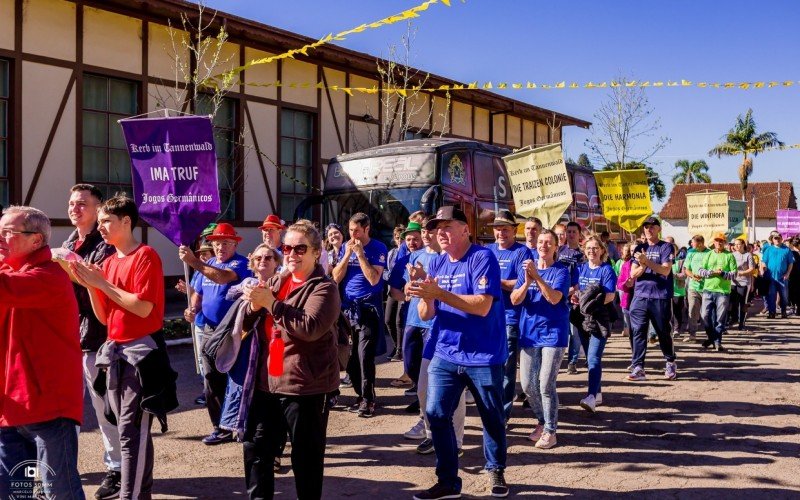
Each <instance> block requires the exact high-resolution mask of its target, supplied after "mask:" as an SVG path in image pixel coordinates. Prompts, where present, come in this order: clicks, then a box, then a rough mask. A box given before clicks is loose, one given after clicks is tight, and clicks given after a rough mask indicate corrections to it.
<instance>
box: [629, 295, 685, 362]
mask: <svg viewBox="0 0 800 500" xmlns="http://www.w3.org/2000/svg"><path fill="white" fill-rule="evenodd" d="M630 311H631V329H632V330H633V331H632V332H631V341H632V344H633V358H632V359H631V365H633V366H640V367H642V368H644V358H645V356H646V355H647V335H648V333H647V332H648V330H649V328H650V324H651V323H652V325H653V328H654V329H655V331H656V335H657V336H658V344H659V345H660V346H661V353H662V354H664V359H666V360H667V361H670V362H673V361H675V348H674V346H673V344H672V332H671V331H670V320H672V300H670V299H648V298H644V297H636V296H634V297H633V302H632V303H631V309H630Z"/></svg>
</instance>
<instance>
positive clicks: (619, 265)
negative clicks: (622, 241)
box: [613, 259, 624, 276]
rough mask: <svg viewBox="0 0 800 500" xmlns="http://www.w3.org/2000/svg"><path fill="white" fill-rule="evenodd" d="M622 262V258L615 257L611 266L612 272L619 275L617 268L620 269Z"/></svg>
mask: <svg viewBox="0 0 800 500" xmlns="http://www.w3.org/2000/svg"><path fill="white" fill-rule="evenodd" d="M623 263H624V262H623V261H622V259H617V261H616V262H614V266H613V267H614V273H616V275H617V276H619V270H620V269H622V264H623Z"/></svg>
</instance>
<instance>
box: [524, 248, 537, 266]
mask: <svg viewBox="0 0 800 500" xmlns="http://www.w3.org/2000/svg"><path fill="white" fill-rule="evenodd" d="M525 248H528V247H527V246H526V247H525ZM528 253H529V254H530V255H531V257H530V259H531V260H532V261H534V262H536V261H538V260H539V250H536V249H535V248H528Z"/></svg>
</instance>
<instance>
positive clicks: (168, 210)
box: [119, 116, 220, 245]
mask: <svg viewBox="0 0 800 500" xmlns="http://www.w3.org/2000/svg"><path fill="white" fill-rule="evenodd" d="M119 123H120V125H122V133H123V134H124V135H125V144H127V146H128V154H129V155H130V157H131V165H132V177H133V195H134V199H135V201H136V205H137V206H138V207H139V216H140V217H141V218H142V219H143V220H145V221H147V223H148V224H150V225H151V226H153V227H154V228H155V229H156V230H157V231H158V232H159V233H161V234H163V235H164V236H166V237H167V238H168V239H169V240H170V241H172V242H173V243H175V244H176V245H189V244H191V243H192V242H194V240H195V238H197V237H198V236H199V235H200V233H201V232H202V231H203V228H205V227H206V226H207V225H208V224H209V223H210V222H212V221H214V219H216V217H217V216H218V215H219V211H220V210H219V207H220V200H219V187H218V185H217V157H216V153H215V151H214V132H213V129H212V127H211V119H210V118H209V117H207V116H183V117H176V118H142V119H128V120H120V122H119Z"/></svg>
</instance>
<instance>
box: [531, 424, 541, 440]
mask: <svg viewBox="0 0 800 500" xmlns="http://www.w3.org/2000/svg"><path fill="white" fill-rule="evenodd" d="M543 433H544V426H543V425H537V426H536V427H534V428H533V432H531V434H530V436H528V441H533V442H534V443H536V442H538V441H539V439H541V437H542V434H543Z"/></svg>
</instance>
